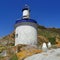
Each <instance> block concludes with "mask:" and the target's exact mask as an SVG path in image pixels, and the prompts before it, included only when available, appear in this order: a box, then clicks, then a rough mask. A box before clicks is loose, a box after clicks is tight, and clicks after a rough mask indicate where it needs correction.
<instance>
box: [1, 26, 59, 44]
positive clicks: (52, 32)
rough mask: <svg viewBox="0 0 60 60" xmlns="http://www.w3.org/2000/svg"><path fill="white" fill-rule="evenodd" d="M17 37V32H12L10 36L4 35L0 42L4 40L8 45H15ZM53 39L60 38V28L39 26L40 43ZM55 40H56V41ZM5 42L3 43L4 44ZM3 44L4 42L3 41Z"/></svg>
mask: <svg viewBox="0 0 60 60" xmlns="http://www.w3.org/2000/svg"><path fill="white" fill-rule="evenodd" d="M14 37H15V33H14V32H13V33H11V34H9V35H8V36H5V37H3V38H2V39H1V40H0V43H1V42H2V41H4V43H5V42H6V43H5V44H6V45H7V44H8V45H14V41H15V39H14ZM52 39H55V40H56V39H58V40H60V29H57V28H46V27H44V26H40V25H39V26H38V44H41V43H43V42H46V43H47V42H48V41H50V40H52ZM55 40H54V41H55ZM4 43H3V44H4ZM1 44H2V43H1Z"/></svg>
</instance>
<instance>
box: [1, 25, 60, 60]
mask: <svg viewBox="0 0 60 60" xmlns="http://www.w3.org/2000/svg"><path fill="white" fill-rule="evenodd" d="M14 37H15V32H14V31H13V32H12V33H11V34H9V35H7V36H5V37H3V38H2V39H0V54H1V55H2V56H4V54H5V53H6V54H7V56H5V57H4V58H3V57H2V56H0V59H2V60H6V59H10V60H14V59H15V60H18V59H19V60H23V59H24V58H26V57H28V56H32V55H34V54H38V53H41V52H42V50H39V49H38V48H36V47H33V46H27V45H21V44H20V45H18V51H19V52H18V53H17V54H15V53H16V46H14V43H15V38H14ZM49 41H50V42H51V43H52V45H54V47H52V48H56V46H57V47H60V29H57V28H46V27H44V26H40V25H39V26H38V44H37V45H38V47H40V48H41V46H42V43H43V42H46V43H48V42H49ZM27 53H28V54H27ZM26 54H27V55H26Z"/></svg>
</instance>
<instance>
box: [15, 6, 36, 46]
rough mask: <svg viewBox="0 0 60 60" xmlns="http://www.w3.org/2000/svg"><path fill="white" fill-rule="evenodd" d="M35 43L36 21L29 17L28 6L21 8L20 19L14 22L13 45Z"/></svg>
mask: <svg viewBox="0 0 60 60" xmlns="http://www.w3.org/2000/svg"><path fill="white" fill-rule="evenodd" d="M18 44H25V45H36V44H37V22H36V21H35V20H34V19H31V18H30V10H29V8H28V6H25V7H24V8H23V9H22V19H20V20H17V21H16V23H15V46H16V45H18Z"/></svg>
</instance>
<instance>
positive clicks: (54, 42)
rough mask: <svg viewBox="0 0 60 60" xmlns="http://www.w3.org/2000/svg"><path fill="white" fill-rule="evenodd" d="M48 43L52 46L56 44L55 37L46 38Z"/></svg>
mask: <svg viewBox="0 0 60 60" xmlns="http://www.w3.org/2000/svg"><path fill="white" fill-rule="evenodd" d="M48 39H49V42H51V44H52V45H54V44H56V39H55V37H51V38H48Z"/></svg>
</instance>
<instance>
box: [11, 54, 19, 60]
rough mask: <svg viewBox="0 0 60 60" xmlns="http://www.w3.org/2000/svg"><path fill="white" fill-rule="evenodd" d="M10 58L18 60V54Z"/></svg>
mask: <svg viewBox="0 0 60 60" xmlns="http://www.w3.org/2000/svg"><path fill="white" fill-rule="evenodd" d="M10 60H18V58H17V56H16V55H13V56H12V58H11V59H10Z"/></svg>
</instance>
